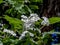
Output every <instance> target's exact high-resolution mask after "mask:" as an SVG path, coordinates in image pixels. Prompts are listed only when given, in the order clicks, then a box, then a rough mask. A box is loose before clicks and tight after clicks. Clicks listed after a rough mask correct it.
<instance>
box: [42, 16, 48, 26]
mask: <svg viewBox="0 0 60 45" xmlns="http://www.w3.org/2000/svg"><path fill="white" fill-rule="evenodd" d="M42 18H43V19H44V20H43V21H42V22H41V25H47V26H49V20H48V18H46V17H42Z"/></svg>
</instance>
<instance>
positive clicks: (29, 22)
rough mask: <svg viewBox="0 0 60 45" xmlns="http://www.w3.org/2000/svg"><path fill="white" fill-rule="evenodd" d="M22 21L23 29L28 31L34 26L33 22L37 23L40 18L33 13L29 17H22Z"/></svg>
mask: <svg viewBox="0 0 60 45" xmlns="http://www.w3.org/2000/svg"><path fill="white" fill-rule="evenodd" d="M21 17H22V19H21V20H22V21H23V22H24V27H25V28H26V30H29V29H30V28H31V27H33V26H34V23H35V21H38V20H39V19H40V18H39V17H38V15H37V14H35V13H33V14H30V16H29V17H27V16H24V15H22V16H21Z"/></svg>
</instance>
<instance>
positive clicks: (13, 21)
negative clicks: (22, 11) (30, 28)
mask: <svg viewBox="0 0 60 45" xmlns="http://www.w3.org/2000/svg"><path fill="white" fill-rule="evenodd" d="M4 19H6V20H7V21H8V22H9V24H10V25H11V28H12V29H14V30H22V28H23V25H22V24H23V22H22V21H21V20H19V19H17V18H12V17H9V16H7V15H5V17H4Z"/></svg>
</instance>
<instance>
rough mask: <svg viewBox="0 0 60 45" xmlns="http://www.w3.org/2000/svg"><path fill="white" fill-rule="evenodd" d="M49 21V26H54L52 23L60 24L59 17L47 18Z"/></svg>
mask: <svg viewBox="0 0 60 45" xmlns="http://www.w3.org/2000/svg"><path fill="white" fill-rule="evenodd" d="M49 21H50V24H54V23H57V22H60V17H52V18H49Z"/></svg>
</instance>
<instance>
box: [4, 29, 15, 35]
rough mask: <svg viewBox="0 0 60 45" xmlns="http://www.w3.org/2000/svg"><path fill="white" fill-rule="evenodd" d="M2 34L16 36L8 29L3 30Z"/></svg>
mask: <svg viewBox="0 0 60 45" xmlns="http://www.w3.org/2000/svg"><path fill="white" fill-rule="evenodd" d="M3 32H6V33H10V34H11V35H13V36H16V34H15V33H14V32H13V31H11V30H8V29H4V30H3Z"/></svg>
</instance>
